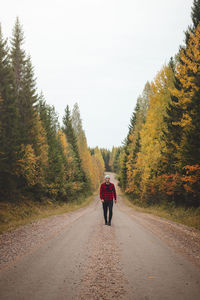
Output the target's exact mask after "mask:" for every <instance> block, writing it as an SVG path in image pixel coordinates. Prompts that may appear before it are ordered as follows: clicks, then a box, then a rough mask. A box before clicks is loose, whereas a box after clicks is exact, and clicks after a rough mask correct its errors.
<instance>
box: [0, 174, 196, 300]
mask: <svg viewBox="0 0 200 300" xmlns="http://www.w3.org/2000/svg"><path fill="white" fill-rule="evenodd" d="M111 181H112V182H114V183H115V184H117V183H116V180H115V179H114V174H111ZM0 299H1V300H5V299H6V300H11V299H12V300H47V299H48V300H54V299H56V300H61V299H63V300H64V299H66V300H68V299H69V300H70V299H76V300H79V299H81V300H83V299H84V300H97V299H98V300H101V299H105V300H110V299H116V300H117V299H124V300H129V299H130V300H134V299H137V300H140V299H145V300H147V299H159V300H162V299H174V300H175V299H176V300H179V299H180V300H188V299H191V300H196V299H200V232H199V231H197V230H194V229H192V228H188V227H186V226H183V225H179V224H177V223H174V222H172V221H169V220H165V219H163V218H159V217H154V216H151V215H148V214H144V213H139V212H135V211H133V209H131V208H130V207H127V206H126V205H125V204H124V202H123V199H122V197H121V196H120V195H119V194H118V202H117V204H114V206H113V218H112V225H111V226H106V225H104V220H103V210H102V203H101V202H100V200H99V197H98V196H96V197H95V199H94V201H93V202H92V203H91V204H90V205H89V206H88V207H86V208H82V209H79V210H77V211H74V212H71V213H66V214H63V215H60V216H53V217H50V218H46V219H42V220H38V221H35V222H33V223H31V224H29V225H26V226H23V227H20V228H18V229H16V230H15V231H13V232H10V233H7V234H3V235H1V236H0Z"/></svg>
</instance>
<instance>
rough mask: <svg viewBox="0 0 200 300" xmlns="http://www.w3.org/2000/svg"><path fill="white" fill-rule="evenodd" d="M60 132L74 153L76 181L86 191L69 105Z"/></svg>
mask: <svg viewBox="0 0 200 300" xmlns="http://www.w3.org/2000/svg"><path fill="white" fill-rule="evenodd" d="M62 130H63V131H64V133H65V134H66V137H67V141H68V143H69V144H70V145H71V147H72V149H73V152H74V159H75V161H76V165H77V172H76V175H77V178H76V179H77V181H80V182H81V183H83V189H87V177H86V174H85V172H84V171H83V168H82V162H81V158H80V154H79V149H78V145H77V137H76V134H75V131H74V129H73V126H72V118H71V112H70V109H69V105H67V106H66V108H65V115H64V116H63V127H62Z"/></svg>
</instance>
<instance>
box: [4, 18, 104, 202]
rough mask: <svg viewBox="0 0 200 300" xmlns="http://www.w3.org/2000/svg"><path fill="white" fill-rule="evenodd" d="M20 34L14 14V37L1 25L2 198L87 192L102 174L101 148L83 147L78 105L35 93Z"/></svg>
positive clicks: (57, 196)
mask: <svg viewBox="0 0 200 300" xmlns="http://www.w3.org/2000/svg"><path fill="white" fill-rule="evenodd" d="M23 43H24V33H23V29H22V26H21V24H20V22H19V19H18V18H17V19H16V22H15V25H14V28H13V32H12V37H11V40H10V43H9V45H8V40H7V39H4V37H3V34H2V30H1V27H0V199H1V201H15V200H21V201H23V198H27V199H32V200H39V201H42V200H43V199H53V200H55V201H57V200H59V201H71V200H73V199H75V198H77V197H79V195H81V196H87V195H89V194H90V193H91V192H92V191H94V190H95V189H96V188H97V187H98V185H99V183H100V181H101V180H102V178H103V173H104V168H105V166H104V160H103V158H102V154H101V151H100V150H99V149H98V147H96V148H95V149H90V148H89V147H88V146H87V140H86V136H85V132H84V130H83V127H82V121H81V117H80V111H79V107H78V104H77V103H76V104H75V105H74V107H73V110H72V112H71V111H70V108H69V106H68V105H66V108H65V114H64V116H63V124H62V125H60V124H59V121H58V114H57V113H56V111H55V108H54V106H51V105H48V104H47V103H46V100H45V99H44V96H43V94H42V93H40V94H38V92H37V87H36V80H35V76H34V68H33V66H32V62H31V57H30V55H27V54H26V53H25V51H24V49H23Z"/></svg>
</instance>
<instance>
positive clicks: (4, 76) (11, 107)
mask: <svg viewBox="0 0 200 300" xmlns="http://www.w3.org/2000/svg"><path fill="white" fill-rule="evenodd" d="M0 99H1V100H0V194H1V196H2V197H1V199H2V198H3V195H4V197H5V199H9V198H11V195H12V193H13V192H14V191H15V192H16V184H17V183H16V176H15V168H16V162H17V159H18V151H19V147H18V113H17V107H16V103H15V97H14V91H13V77H12V71H11V65H10V59H9V49H8V46H7V40H4V38H3V34H2V30H1V25H0Z"/></svg>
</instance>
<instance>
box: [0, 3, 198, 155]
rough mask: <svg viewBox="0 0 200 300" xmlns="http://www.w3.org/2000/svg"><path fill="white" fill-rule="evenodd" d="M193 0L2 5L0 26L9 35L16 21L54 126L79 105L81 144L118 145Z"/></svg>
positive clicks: (171, 50) (177, 39) (179, 35)
mask: <svg viewBox="0 0 200 300" xmlns="http://www.w3.org/2000/svg"><path fill="white" fill-rule="evenodd" d="M192 3H193V0H137V1H136V0H82V1H81V0H71V1H69V0H56V1H52V0H48V1H47V0H29V1H27V0H7V1H4V2H2V3H1V10H0V22H1V25H2V30H3V34H4V37H10V36H11V33H12V28H13V25H14V23H15V19H16V16H19V19H20V22H21V24H22V25H23V30H24V35H25V44H24V48H25V49H26V51H27V54H28V53H30V55H31V57H32V62H33V65H34V67H35V76H36V77H37V86H38V91H39V92H40V91H41V90H42V91H43V93H44V95H45V99H46V101H47V103H49V104H53V105H54V106H55V108H56V111H57V112H58V114H59V116H60V117H59V119H60V123H61V122H62V116H63V114H64V109H65V107H66V105H67V104H69V106H70V108H71V110H72V108H73V105H74V103H75V102H77V103H78V105H79V108H80V113H81V118H82V122H83V128H84V130H85V133H86V136H87V141H88V145H89V146H90V147H95V146H99V147H105V148H108V149H111V148H112V146H113V145H114V146H119V145H121V144H122V141H123V140H124V138H125V137H126V135H127V132H128V124H129V121H130V117H131V114H132V112H133V110H134V108H135V104H136V100H137V97H138V96H139V94H141V93H142V90H143V88H144V85H145V83H146V81H147V80H149V81H151V80H153V78H154V77H155V75H156V73H157V72H158V71H159V70H160V69H161V67H162V66H163V64H164V63H168V60H169V58H170V57H171V56H173V55H174V54H175V53H177V51H178V48H179V45H180V44H183V41H184V31H185V30H186V29H187V26H188V25H189V24H191V16H190V15H191V6H192Z"/></svg>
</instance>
